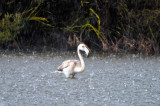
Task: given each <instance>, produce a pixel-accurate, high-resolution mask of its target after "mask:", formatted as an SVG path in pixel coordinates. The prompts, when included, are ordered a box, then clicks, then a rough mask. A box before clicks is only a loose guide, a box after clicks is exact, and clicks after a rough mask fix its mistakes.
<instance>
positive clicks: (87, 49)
mask: <svg viewBox="0 0 160 106" xmlns="http://www.w3.org/2000/svg"><path fill="white" fill-rule="evenodd" d="M78 50H81V51H84V52H85V53H86V55H87V56H88V54H89V52H90V51H91V50H90V49H89V47H88V46H87V45H85V44H84V43H80V44H79V45H78Z"/></svg>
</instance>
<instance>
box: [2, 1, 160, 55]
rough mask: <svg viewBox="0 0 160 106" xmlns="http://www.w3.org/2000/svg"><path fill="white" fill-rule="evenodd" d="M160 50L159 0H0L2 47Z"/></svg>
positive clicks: (146, 51)
mask: <svg viewBox="0 0 160 106" xmlns="http://www.w3.org/2000/svg"><path fill="white" fill-rule="evenodd" d="M79 40H80V41H83V42H85V43H86V44H87V45H89V47H91V48H92V49H94V50H101V51H107V52H126V51H127V52H131V53H135V52H142V53H146V54H153V53H159V51H160V1H159V0H152V2H151V1H150V0H50V1H48V0H23V1H21V0H1V1H0V47H1V48H2V49H20V50H27V49H33V50H57V49H60V50H61V49H62V50H72V49H75V48H76V45H77V43H78V41H79Z"/></svg>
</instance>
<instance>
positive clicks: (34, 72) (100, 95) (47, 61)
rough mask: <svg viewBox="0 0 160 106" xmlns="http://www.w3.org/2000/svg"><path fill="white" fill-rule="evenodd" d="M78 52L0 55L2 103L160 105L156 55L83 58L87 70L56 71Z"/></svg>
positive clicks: (159, 60)
mask: <svg viewBox="0 0 160 106" xmlns="http://www.w3.org/2000/svg"><path fill="white" fill-rule="evenodd" d="M66 59H77V56H76V53H71V54H70V53H65V54H54V53H46V54H38V53H33V54H23V53H22V54H21V53H19V54H3V53H1V54H0V106H33V105H38V106H53V105H61V106H64V105H65V106H67V105H68V106H73V105H74V106H75V105H76V106H88V105H92V106H98V105H99V106H100V105H103V106H105V105H106V106H129V105H130V106H160V56H141V55H118V56H116V55H103V54H101V55H100V54H94V55H93V54H92V55H91V56H90V57H89V58H86V57H85V63H86V69H85V72H83V73H80V74H76V75H75V79H67V78H65V76H64V74H62V73H57V72H55V70H56V68H57V66H58V65H59V64H60V63H61V62H62V61H64V60H66Z"/></svg>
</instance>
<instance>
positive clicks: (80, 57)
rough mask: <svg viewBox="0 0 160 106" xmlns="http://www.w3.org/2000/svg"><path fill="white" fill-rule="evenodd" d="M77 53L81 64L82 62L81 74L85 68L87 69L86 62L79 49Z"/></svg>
mask: <svg viewBox="0 0 160 106" xmlns="http://www.w3.org/2000/svg"><path fill="white" fill-rule="evenodd" d="M77 53H78V57H79V59H80V62H81V69H80V71H79V72H83V71H84V68H85V64H84V60H83V57H82V55H81V53H80V50H79V49H77Z"/></svg>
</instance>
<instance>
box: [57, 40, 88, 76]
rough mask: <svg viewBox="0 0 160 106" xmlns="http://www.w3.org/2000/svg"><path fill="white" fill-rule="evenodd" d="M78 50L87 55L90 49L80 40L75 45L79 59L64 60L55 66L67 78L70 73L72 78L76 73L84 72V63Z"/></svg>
mask: <svg viewBox="0 0 160 106" xmlns="http://www.w3.org/2000/svg"><path fill="white" fill-rule="evenodd" d="M80 51H84V52H85V53H86V55H87V56H88V54H89V52H90V51H91V50H90V49H89V47H88V46H87V45H85V44H84V43H82V42H81V43H80V44H79V45H78V47H77V54H78V57H79V60H66V61H64V62H63V63H62V64H61V65H60V66H59V67H58V68H57V70H58V71H62V72H63V73H64V75H65V76H66V77H67V78H69V76H70V75H72V78H74V76H75V74H76V73H81V72H84V69H85V63H84V60H83V57H82V55H81V53H80Z"/></svg>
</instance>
